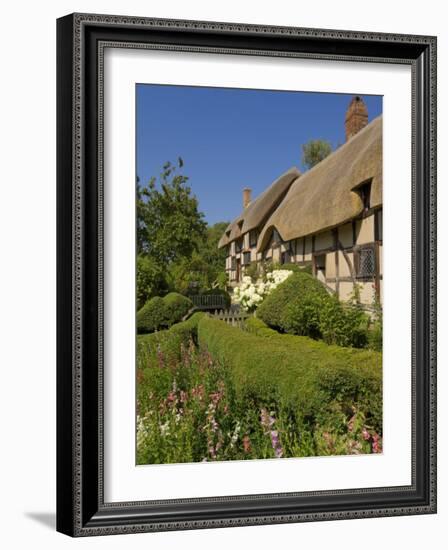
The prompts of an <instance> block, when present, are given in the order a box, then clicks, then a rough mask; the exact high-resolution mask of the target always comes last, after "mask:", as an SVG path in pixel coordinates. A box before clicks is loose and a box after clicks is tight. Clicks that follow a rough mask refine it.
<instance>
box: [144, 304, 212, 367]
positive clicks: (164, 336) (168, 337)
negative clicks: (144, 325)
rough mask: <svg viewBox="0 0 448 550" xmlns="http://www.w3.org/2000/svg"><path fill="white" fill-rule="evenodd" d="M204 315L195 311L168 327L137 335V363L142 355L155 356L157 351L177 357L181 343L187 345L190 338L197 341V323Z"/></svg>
mask: <svg viewBox="0 0 448 550" xmlns="http://www.w3.org/2000/svg"><path fill="white" fill-rule="evenodd" d="M204 316H205V313H202V312H197V313H194V314H193V315H192V316H191V317H190V318H189V319H187V320H186V321H182V322H181V323H176V324H175V325H173V326H172V327H171V328H169V329H166V330H161V331H159V332H153V333H152V334H141V335H139V336H138V337H137V357H138V359H139V363H140V361H141V359H142V358H143V357H145V356H146V357H148V356H155V354H156V353H157V352H162V353H165V354H168V355H169V356H170V357H172V358H178V357H179V356H180V349H181V345H184V346H187V345H188V344H189V342H190V340H193V341H194V342H196V341H197V328H198V323H199V321H200V320H201V319H202V317H204ZM143 363H144V361H143ZM142 366H143V365H142Z"/></svg>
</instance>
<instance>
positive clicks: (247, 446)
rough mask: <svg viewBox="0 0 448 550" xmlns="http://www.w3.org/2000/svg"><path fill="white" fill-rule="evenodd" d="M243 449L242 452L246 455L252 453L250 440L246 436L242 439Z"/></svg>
mask: <svg viewBox="0 0 448 550" xmlns="http://www.w3.org/2000/svg"><path fill="white" fill-rule="evenodd" d="M243 447H244V452H245V453H246V454H247V453H250V452H251V451H252V446H251V444H250V438H249V436H248V435H245V436H244V437H243Z"/></svg>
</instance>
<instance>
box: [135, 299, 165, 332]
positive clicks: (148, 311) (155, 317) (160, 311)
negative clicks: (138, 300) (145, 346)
mask: <svg viewBox="0 0 448 550" xmlns="http://www.w3.org/2000/svg"><path fill="white" fill-rule="evenodd" d="M165 322H166V321H165V304H164V302H163V298H160V296H154V298H151V299H150V300H148V301H147V302H146V304H145V305H144V306H143V307H142V308H141V309H139V310H138V312H137V332H138V333H139V334H144V333H147V332H154V331H155V330H157V329H158V328H159V327H161V326H163V325H165Z"/></svg>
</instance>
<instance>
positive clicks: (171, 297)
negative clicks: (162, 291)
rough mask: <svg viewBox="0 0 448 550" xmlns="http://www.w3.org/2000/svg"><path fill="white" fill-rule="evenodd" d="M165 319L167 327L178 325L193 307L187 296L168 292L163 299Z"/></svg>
mask: <svg viewBox="0 0 448 550" xmlns="http://www.w3.org/2000/svg"><path fill="white" fill-rule="evenodd" d="M163 303H164V307H165V319H166V324H167V326H168V327H170V326H171V325H174V323H178V322H179V321H181V320H182V318H183V317H184V316H185V315H186V314H187V313H188V311H189V310H190V309H191V308H192V307H193V302H192V301H191V300H190V298H187V296H183V295H182V294H178V293H177V292H170V293H169V294H167V295H166V296H165V297H164V298H163Z"/></svg>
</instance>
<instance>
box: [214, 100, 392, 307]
mask: <svg viewBox="0 0 448 550" xmlns="http://www.w3.org/2000/svg"><path fill="white" fill-rule="evenodd" d="M345 130H346V138H347V141H346V142H345V143H344V144H343V145H342V146H341V147H339V148H338V149H336V150H335V151H334V152H333V153H331V154H330V155H329V156H328V157H327V158H325V159H324V160H323V161H321V162H320V163H319V164H317V165H316V166H314V167H313V168H312V169H311V170H309V171H308V172H306V173H305V174H303V175H301V174H300V173H299V171H298V170H297V169H296V168H291V169H290V170H288V171H287V172H286V173H285V174H283V175H282V176H280V178H278V179H277V180H276V181H275V182H273V183H272V184H271V185H270V186H269V187H268V189H266V191H264V192H263V193H262V194H261V195H260V196H259V197H257V199H255V200H254V201H251V200H250V190H248V189H245V190H244V192H243V198H244V206H245V208H244V210H243V212H242V213H241V215H240V216H239V217H238V218H236V219H235V220H234V221H233V222H232V223H231V224H230V225H229V226H228V227H227V229H226V231H225V233H224V235H223V236H222V238H221V240H220V242H219V245H218V246H219V247H224V246H225V247H227V252H228V253H227V260H226V270H227V273H228V276H229V281H230V283H231V284H238V282H239V281H240V280H241V277H242V274H243V272H244V270H245V268H247V266H248V265H250V264H251V263H252V262H263V261H273V262H278V263H280V264H282V263H291V262H293V263H297V264H299V265H303V266H305V265H311V266H312V269H313V273H314V275H315V276H316V277H318V278H319V279H320V280H321V281H322V282H323V283H325V284H326V285H327V287H328V288H329V289H330V290H331V291H334V292H335V293H337V294H338V295H339V297H340V298H341V299H343V300H344V299H348V298H349V297H350V295H351V294H352V293H353V290H354V285H355V284H358V285H359V288H360V290H361V301H362V302H363V303H365V304H366V305H370V304H371V303H372V302H373V300H374V297H375V296H376V298H377V299H379V300H381V299H382V292H381V286H382V200H383V199H382V117H381V116H379V117H378V118H376V119H375V120H373V121H372V122H370V123H368V116H367V109H366V106H365V104H364V102H363V101H362V99H361V98H360V97H359V96H356V97H354V98H353V100H352V102H351V103H350V106H349V108H348V111H347V115H346V120H345Z"/></svg>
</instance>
